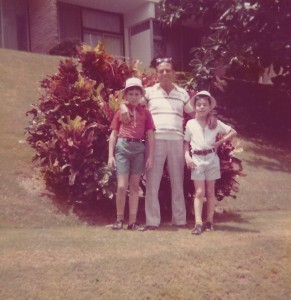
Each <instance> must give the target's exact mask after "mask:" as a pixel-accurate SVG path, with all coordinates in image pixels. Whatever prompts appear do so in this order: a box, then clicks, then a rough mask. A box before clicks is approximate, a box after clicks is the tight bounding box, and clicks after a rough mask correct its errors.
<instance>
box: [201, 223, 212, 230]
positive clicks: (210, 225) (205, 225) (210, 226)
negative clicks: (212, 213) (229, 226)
mask: <svg viewBox="0 0 291 300" xmlns="http://www.w3.org/2000/svg"><path fill="white" fill-rule="evenodd" d="M203 229H204V230H205V231H214V227H213V224H212V223H211V222H209V221H207V222H206V223H205V224H204V228H203Z"/></svg>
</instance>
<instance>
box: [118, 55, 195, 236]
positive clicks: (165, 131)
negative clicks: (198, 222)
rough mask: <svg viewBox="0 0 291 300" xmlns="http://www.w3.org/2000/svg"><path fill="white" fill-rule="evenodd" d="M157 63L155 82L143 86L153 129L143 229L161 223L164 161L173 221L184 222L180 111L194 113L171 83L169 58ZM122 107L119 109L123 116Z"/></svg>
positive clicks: (181, 114) (175, 223)
mask: <svg viewBox="0 0 291 300" xmlns="http://www.w3.org/2000/svg"><path fill="white" fill-rule="evenodd" d="M156 63H157V65H156V71H157V77H158V83H157V84H155V85H154V86H152V87H148V88H146V94H145V100H146V105H147V107H148V109H149V111H150V112H151V114H152V118H153V120H154V123H155V128H156V132H155V147H154V154H153V167H152V169H150V170H149V171H148V172H147V173H146V198H145V212H146V228H145V229H146V230H156V229H158V227H159V225H160V222H161V216H160V205H159V199H158V192H159V187H160V182H161V178H162V175H163V169H164V163H165V161H166V160H167V166H168V171H169V176H170V182H171V196H172V224H173V225H176V226H180V227H183V226H185V225H186V207H185V198H184V191H183V181H184V151H183V137H184V133H183V112H184V111H185V112H186V113H190V114H192V113H194V112H193V107H192V105H191V104H190V99H189V95H188V93H187V92H186V91H185V90H184V89H182V88H181V87H179V86H177V85H176V84H174V79H175V71H174V68H173V62H172V59H171V58H158V59H157V60H156ZM124 107H125V105H124V106H123V107H122V108H121V110H122V111H124V117H125V119H126V109H123V108H124Z"/></svg>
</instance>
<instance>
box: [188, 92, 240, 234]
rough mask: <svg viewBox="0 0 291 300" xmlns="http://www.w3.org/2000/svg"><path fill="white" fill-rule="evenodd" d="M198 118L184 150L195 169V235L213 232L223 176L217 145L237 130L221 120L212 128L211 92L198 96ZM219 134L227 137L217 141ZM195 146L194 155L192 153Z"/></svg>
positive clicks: (192, 120)
mask: <svg viewBox="0 0 291 300" xmlns="http://www.w3.org/2000/svg"><path fill="white" fill-rule="evenodd" d="M193 106H194V110H195V119H191V120H189V121H188V122H187V124H186V131H185V136H184V152H185V160H186V164H187V167H188V168H189V169H191V179H192V180H193V181H194V187H195V198H194V212H195V227H194V228H193V230H192V234H195V235H199V234H201V233H202V231H203V230H205V231H213V230H214V227H213V214H214V208H215V180H216V179H219V178H220V177H221V175H220V162H219V157H218V155H217V153H216V150H217V148H218V147H219V146H220V145H221V144H222V143H224V142H226V141H227V140H229V139H231V138H232V137H234V136H235V135H236V134H237V133H236V131H235V130H234V129H232V128H231V127H230V126H228V125H226V124H224V123H223V122H221V121H219V120H217V126H216V128H214V129H209V127H208V123H207V117H208V114H209V112H210V111H211V110H212V109H213V108H214V107H215V106H216V101H215V99H214V98H213V97H212V96H211V95H210V93H209V92H208V91H200V92H198V93H197V94H196V95H195V96H194V101H193ZM218 134H221V136H223V137H222V138H221V139H220V140H217V136H218ZM190 145H191V154H192V155H191V154H190ZM205 196H206V200H207V219H206V221H205V223H204V225H203V223H202V208H203V202H204V197H205Z"/></svg>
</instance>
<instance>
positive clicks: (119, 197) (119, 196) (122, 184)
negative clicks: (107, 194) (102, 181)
mask: <svg viewBox="0 0 291 300" xmlns="http://www.w3.org/2000/svg"><path fill="white" fill-rule="evenodd" d="M127 187H128V174H122V175H117V192H116V212H117V221H123V220H124V207H125V201H126V192H127Z"/></svg>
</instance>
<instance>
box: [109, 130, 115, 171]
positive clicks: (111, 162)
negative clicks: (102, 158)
mask: <svg viewBox="0 0 291 300" xmlns="http://www.w3.org/2000/svg"><path fill="white" fill-rule="evenodd" d="M116 141H117V130H112V131H111V134H110V137H109V147H108V149H109V151H108V166H109V168H113V167H115V158H114V147H115V145H116Z"/></svg>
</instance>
